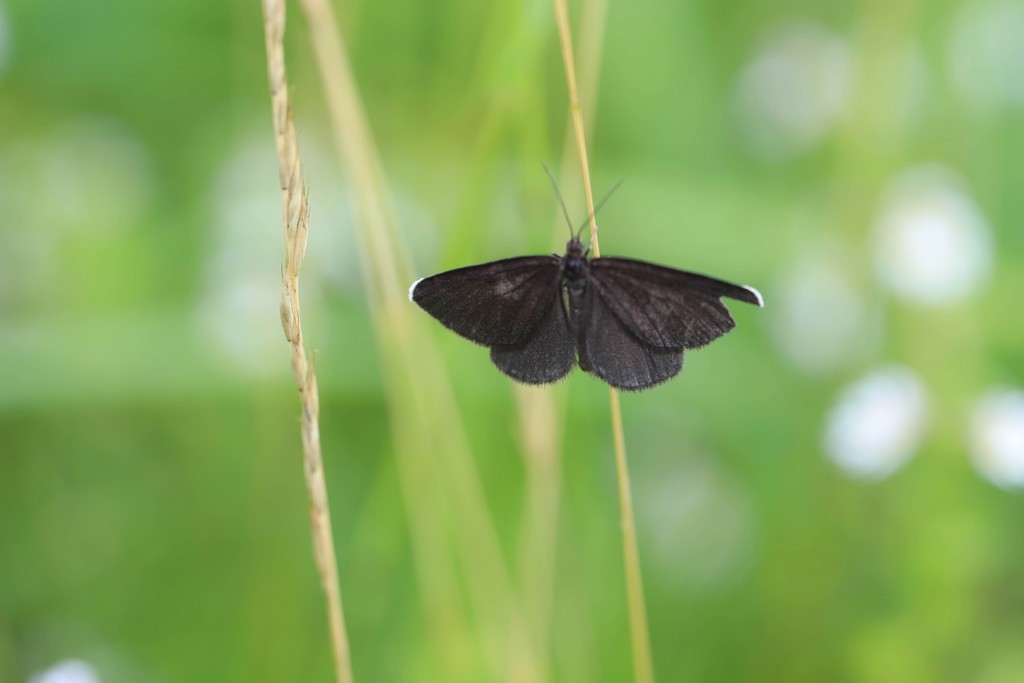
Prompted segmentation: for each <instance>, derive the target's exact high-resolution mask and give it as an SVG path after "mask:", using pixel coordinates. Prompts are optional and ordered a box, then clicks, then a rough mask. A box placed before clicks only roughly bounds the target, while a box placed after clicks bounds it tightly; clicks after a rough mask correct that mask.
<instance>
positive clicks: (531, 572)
mask: <svg viewBox="0 0 1024 683" xmlns="http://www.w3.org/2000/svg"><path fill="white" fill-rule="evenodd" d="M607 8H608V3H607V1H606V0H592V1H590V2H587V3H584V5H583V7H582V9H581V16H580V23H581V26H582V27H583V28H582V33H583V41H582V44H581V46H580V50H579V55H580V65H579V66H580V73H579V79H580V83H581V84H582V85H583V87H582V88H581V92H582V93H583V94H582V95H581V99H582V100H583V101H582V103H581V109H582V111H583V112H584V119H585V123H586V124H587V125H588V126H589V125H590V124H591V123H592V122H593V116H592V114H590V112H592V111H593V107H592V105H593V102H594V100H595V99H596V95H597V85H598V74H599V72H600V64H601V52H602V47H603V43H604V24H605V19H606V17H607ZM572 126H573V122H572V119H571V118H570V119H569V120H568V121H567V133H568V134H567V135H566V139H565V147H564V149H563V152H562V162H561V166H562V171H563V173H562V177H565V176H566V175H567V174H568V172H569V167H570V165H571V164H572V156H573V151H574V149H573V148H574V145H573V142H572V130H571V129H572ZM562 219H563V215H562V211H561V209H558V210H557V211H556V215H555V217H554V220H553V221H552V222H553V224H554V226H555V229H554V237H553V243H552V248H554V249H561V247H562V245H563V244H564V241H565V226H564V224H563V220H562ZM564 389H565V388H564V387H523V386H517V387H516V391H515V397H516V405H517V408H518V413H519V434H520V450H521V452H522V454H523V460H524V465H525V470H526V491H525V493H526V496H525V509H524V516H523V529H524V533H523V538H522V542H521V545H520V548H521V550H520V563H519V567H520V574H521V583H522V601H523V606H524V609H525V611H526V614H527V618H528V619H529V623H530V629H531V631H532V632H533V636H534V642H535V643H537V644H538V645H537V646H538V648H540V650H539V651H540V652H546V651H550V647H551V646H550V643H549V638H550V635H551V620H552V613H553V610H554V601H555V577H556V575H557V559H558V531H559V518H560V516H561V514H560V513H561V509H560V508H561V491H562V453H561V441H562V437H563V431H564V423H565V404H566V392H565V390H564ZM565 593H566V592H565V591H560V592H559V594H558V599H559V601H560V602H563V603H565V602H570V601H569V600H568V599H567V597H566V594H565ZM583 607H584V606H583V605H582V604H575V603H573V604H572V605H571V607H570V610H571V611H572V613H573V614H575V615H579V614H580V612H581V610H582V609H583ZM587 624H589V621H588V620H587V619H585V618H584V619H580V620H579V623H578V624H577V626H576V627H575V628H576V631H577V633H576V639H577V640H580V639H581V638H582V639H583V640H587V639H589V638H590V637H591V636H592V634H591V633H590V632H589V631H586V625H587ZM583 631H586V632H583ZM569 666H572V665H569ZM592 677H593V674H592V672H587V673H586V674H582V673H581V672H577V673H576V675H575V678H578V679H579V680H586V679H588V678H592Z"/></svg>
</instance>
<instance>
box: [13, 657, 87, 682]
mask: <svg viewBox="0 0 1024 683" xmlns="http://www.w3.org/2000/svg"><path fill="white" fill-rule="evenodd" d="M28 680H29V683H100V675H99V673H98V672H97V671H96V669H95V668H94V667H93V666H92V665H91V664H89V662H86V661H83V660H81V659H65V660H63V661H60V662H57V663H56V664H54V665H53V666H51V667H50V668H49V669H46V670H45V671H40V672H39V673H35V674H32V676H31V677H29V679H28Z"/></svg>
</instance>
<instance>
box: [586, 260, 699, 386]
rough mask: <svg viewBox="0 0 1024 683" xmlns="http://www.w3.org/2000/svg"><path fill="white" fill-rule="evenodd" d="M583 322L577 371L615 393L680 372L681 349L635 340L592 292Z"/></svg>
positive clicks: (633, 335) (636, 338) (634, 336)
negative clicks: (594, 379) (595, 379)
mask: <svg viewBox="0 0 1024 683" xmlns="http://www.w3.org/2000/svg"><path fill="white" fill-rule="evenodd" d="M597 260H600V259H595V262H596V261H597ZM583 321H584V322H583V334H582V336H581V339H580V349H579V354H580V368H582V369H583V370H585V371H587V372H589V373H591V374H593V375H597V376H598V377H600V378H601V379H603V380H604V381H605V382H607V383H608V384H610V385H611V386H613V387H615V388H616V389H622V390H625V391H640V390H642V389H648V388H650V387H653V386H654V385H656V384H661V383H662V382H664V381H665V380H668V379H671V378H673V377H675V376H676V375H677V374H679V371H680V370H682V369H683V349H682V348H674V349H670V348H662V347H659V346H654V345H652V344H648V343H647V342H645V341H644V340H643V339H640V338H639V337H637V335H635V334H634V333H633V332H632V331H631V330H630V329H629V328H628V327H627V326H626V325H625V324H624V323H623V321H622V320H620V319H619V317H618V316H616V315H615V314H614V313H613V312H612V311H611V309H610V308H609V306H608V305H607V304H606V302H605V300H604V297H603V296H602V294H601V293H600V292H599V291H596V290H595V289H593V288H591V289H590V290H589V291H588V293H587V302H586V304H585V312H584V317H583Z"/></svg>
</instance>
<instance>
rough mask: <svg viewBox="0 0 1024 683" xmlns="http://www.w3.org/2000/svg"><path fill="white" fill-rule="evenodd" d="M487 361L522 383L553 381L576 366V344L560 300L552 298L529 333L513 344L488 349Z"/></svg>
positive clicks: (559, 298) (546, 382)
mask: <svg viewBox="0 0 1024 683" xmlns="http://www.w3.org/2000/svg"><path fill="white" fill-rule="evenodd" d="M491 361H492V362H493V363H494V364H495V365H496V366H498V369H499V370H501V371H502V372H503V373H505V374H506V375H508V376H509V377H511V378H512V379H514V380H516V381H519V382H525V383H526V384H548V383H550V382H556V381H558V380H560V379H562V378H563V377H565V376H566V375H568V374H569V372H571V371H572V368H573V366H574V365H576V345H575V343H574V342H573V338H572V333H570V331H569V323H568V322H567V320H566V317H565V308H564V307H563V305H562V297H560V296H557V297H552V298H551V299H550V301H549V302H548V311H547V313H546V314H545V315H544V317H543V318H542V319H541V321H540V322H539V323H538V324H537V326H536V327H534V329H533V331H532V332H531V333H530V334H528V335H526V337H525V338H523V339H522V340H521V341H520V342H519V343H518V344H515V345H495V346H492V347H491Z"/></svg>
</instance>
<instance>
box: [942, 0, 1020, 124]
mask: <svg viewBox="0 0 1024 683" xmlns="http://www.w3.org/2000/svg"><path fill="white" fill-rule="evenodd" d="M1021 36H1024V2H1020V0H976V1H975V2H970V3H966V4H964V5H963V6H962V7H961V9H960V11H959V12H958V13H957V15H956V18H955V19H954V21H953V35H952V40H951V41H950V46H949V67H950V71H951V72H952V76H953V84H954V86H955V87H956V90H957V92H958V93H959V94H960V96H961V97H963V98H964V100H965V101H966V102H967V103H968V104H970V105H972V106H975V107H977V108H979V109H994V108H996V107H999V106H1012V107H1021V106H1024V40H1022V39H1021Z"/></svg>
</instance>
